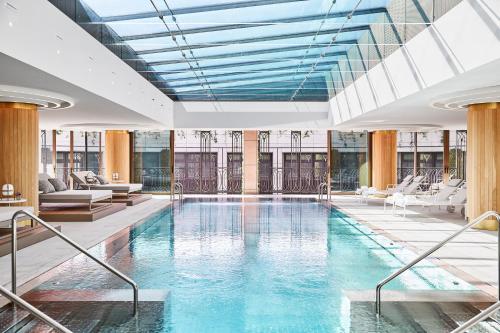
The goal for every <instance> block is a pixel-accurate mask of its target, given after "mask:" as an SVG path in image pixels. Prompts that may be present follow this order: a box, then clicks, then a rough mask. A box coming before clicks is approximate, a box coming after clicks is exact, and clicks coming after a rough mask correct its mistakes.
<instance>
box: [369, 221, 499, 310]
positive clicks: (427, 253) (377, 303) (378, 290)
mask: <svg viewBox="0 0 500 333" xmlns="http://www.w3.org/2000/svg"><path fill="white" fill-rule="evenodd" d="M490 217H494V218H496V220H497V221H498V222H500V215H499V214H498V213H497V212H494V211H487V212H485V213H483V214H481V215H480V216H479V217H477V218H475V219H474V220H472V221H471V222H469V223H468V224H467V225H465V226H464V227H463V228H461V229H460V230H458V231H457V232H455V233H454V234H452V235H451V236H449V237H447V238H446V239H444V240H443V241H441V242H440V243H438V244H437V245H435V246H433V247H432V248H431V249H429V250H427V251H425V252H424V253H422V254H421V255H419V256H418V257H417V258H415V259H413V260H412V261H411V262H410V263H408V264H407V265H405V266H404V267H402V268H400V269H399V270H397V271H396V272H394V273H392V274H391V275H389V276H388V277H387V278H385V279H384V280H382V281H380V282H379V284H377V288H376V291H375V294H376V295H375V311H376V313H377V316H378V315H380V307H381V304H380V302H381V300H380V293H381V291H382V287H383V286H385V285H386V284H387V283H389V282H391V281H392V280H394V279H395V278H397V277H398V276H400V275H401V274H402V273H404V272H406V271H407V270H409V269H410V268H412V267H413V266H415V265H416V264H418V263H419V262H420V261H422V260H424V259H425V258H427V257H428V256H430V255H431V254H433V253H434V252H436V251H437V250H439V249H440V248H442V247H443V246H444V245H446V244H447V243H448V242H449V241H451V240H453V239H454V238H456V237H457V236H459V235H461V234H462V233H464V232H465V231H467V230H468V229H470V228H472V227H473V226H475V225H476V224H478V223H480V222H482V221H484V220H486V219H488V218H490ZM498 235H499V238H500V232H499V233H498ZM499 244H500V242H499ZM499 260H500V253H499ZM499 269H500V268H499ZM499 279H500V271H499Z"/></svg>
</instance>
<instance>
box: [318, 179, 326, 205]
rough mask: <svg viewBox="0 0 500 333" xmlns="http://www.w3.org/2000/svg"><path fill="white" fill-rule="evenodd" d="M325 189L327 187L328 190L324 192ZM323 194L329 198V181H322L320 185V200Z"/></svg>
mask: <svg viewBox="0 0 500 333" xmlns="http://www.w3.org/2000/svg"><path fill="white" fill-rule="evenodd" d="M323 189H325V190H326V191H325V192H323ZM323 194H326V195H327V198H328V184H327V183H320V184H319V185H318V200H319V201H321V198H322V197H323Z"/></svg>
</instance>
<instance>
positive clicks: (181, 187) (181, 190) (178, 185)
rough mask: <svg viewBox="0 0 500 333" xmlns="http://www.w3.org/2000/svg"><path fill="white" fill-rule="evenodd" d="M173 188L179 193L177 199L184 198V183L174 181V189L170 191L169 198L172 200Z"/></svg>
mask: <svg viewBox="0 0 500 333" xmlns="http://www.w3.org/2000/svg"><path fill="white" fill-rule="evenodd" d="M175 189H177V190H178V191H177V193H178V194H179V200H181V201H182V200H183V199H184V185H182V183H179V182H177V183H174V190H173V192H172V193H170V200H171V201H173V200H175Z"/></svg>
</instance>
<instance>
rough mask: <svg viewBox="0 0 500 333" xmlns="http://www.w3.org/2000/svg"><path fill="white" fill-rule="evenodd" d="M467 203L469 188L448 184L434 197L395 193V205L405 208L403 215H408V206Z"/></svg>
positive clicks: (439, 205) (459, 204)
mask: <svg viewBox="0 0 500 333" xmlns="http://www.w3.org/2000/svg"><path fill="white" fill-rule="evenodd" d="M466 203H467V188H465V187H462V188H458V187H455V188H453V186H447V187H445V188H444V189H443V190H441V191H440V193H438V194H437V195H435V196H433V197H418V196H404V195H402V196H401V195H399V194H398V195H395V198H394V207H400V208H403V216H406V207H408V206H422V207H442V206H445V207H449V206H453V207H456V206H465V205H466Z"/></svg>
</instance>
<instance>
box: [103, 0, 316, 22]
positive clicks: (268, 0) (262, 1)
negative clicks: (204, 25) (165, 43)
mask: <svg viewBox="0 0 500 333" xmlns="http://www.w3.org/2000/svg"><path fill="white" fill-rule="evenodd" d="M304 1H307V0H253V1H244V2H243V1H242V2H232V3H222V4H214V5H206V6H195V7H185V8H177V9H172V12H173V13H174V15H185V14H195V13H204V12H214V11H218V10H227V9H236V8H248V7H257V6H267V5H275V4H281V3H290V2H304ZM160 15H163V16H170V15H171V14H170V11H168V10H163V11H160ZM150 17H158V12H156V11H150V12H143V13H135V14H127V15H116V16H105V17H102V20H103V21H104V22H117V21H128V20H138V19H145V18H150Z"/></svg>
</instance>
